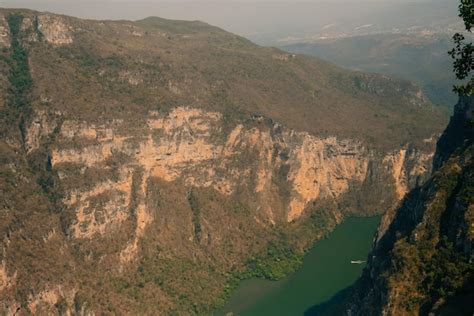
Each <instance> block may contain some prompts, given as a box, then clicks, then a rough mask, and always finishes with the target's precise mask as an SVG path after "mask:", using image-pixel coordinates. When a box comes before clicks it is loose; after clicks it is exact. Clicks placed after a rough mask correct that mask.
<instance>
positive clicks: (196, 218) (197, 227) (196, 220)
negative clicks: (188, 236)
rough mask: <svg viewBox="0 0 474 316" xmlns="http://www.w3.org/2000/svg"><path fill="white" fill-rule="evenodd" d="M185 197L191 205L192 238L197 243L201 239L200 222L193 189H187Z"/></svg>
mask: <svg viewBox="0 0 474 316" xmlns="http://www.w3.org/2000/svg"><path fill="white" fill-rule="evenodd" d="M187 199H188V202H189V206H190V207H191V211H192V212H193V217H192V218H193V226H194V238H195V240H196V241H197V242H198V243H199V242H200V241H201V232H202V228H201V222H200V219H199V218H200V210H199V205H198V202H197V200H196V197H195V196H194V195H193V191H192V190H191V189H190V190H189V191H188V195H187Z"/></svg>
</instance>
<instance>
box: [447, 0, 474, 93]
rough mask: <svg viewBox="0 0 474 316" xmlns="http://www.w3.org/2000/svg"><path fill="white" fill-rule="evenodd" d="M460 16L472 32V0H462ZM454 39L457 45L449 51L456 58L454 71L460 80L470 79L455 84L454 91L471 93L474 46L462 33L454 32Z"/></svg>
mask: <svg viewBox="0 0 474 316" xmlns="http://www.w3.org/2000/svg"><path fill="white" fill-rule="evenodd" d="M459 16H460V17H461V18H462V19H463V21H464V25H465V27H466V30H467V31H468V32H471V28H472V24H473V21H474V5H473V2H472V0H461V3H460V4H459ZM453 40H454V45H455V46H454V48H453V49H452V50H451V51H449V54H450V55H451V57H452V58H453V59H454V63H453V71H454V73H455V75H456V78H458V79H459V80H466V79H467V80H468V82H467V83H466V84H462V85H457V86H454V91H455V92H457V93H459V94H464V95H471V94H472V93H473V92H474V78H473V77H472V76H471V72H472V71H473V70H474V46H473V44H472V43H471V42H467V41H466V38H465V36H464V35H462V34H460V33H456V34H454V36H453ZM469 77H470V78H469Z"/></svg>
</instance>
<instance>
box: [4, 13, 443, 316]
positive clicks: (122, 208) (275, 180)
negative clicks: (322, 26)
mask: <svg viewBox="0 0 474 316" xmlns="http://www.w3.org/2000/svg"><path fill="white" fill-rule="evenodd" d="M0 27H3V29H1V28H0V36H3V37H0V45H2V46H1V47H2V49H3V51H2V54H3V55H2V58H1V59H0V65H1V67H0V71H1V76H0V80H3V81H5V82H6V83H7V86H9V87H10V88H11V89H7V88H4V86H2V87H0V89H1V90H0V92H1V94H0V95H1V100H4V103H2V107H1V111H2V112H1V113H2V116H0V118H1V120H2V125H1V129H0V131H1V135H2V139H1V142H0V161H1V165H0V167H1V169H0V176H1V181H0V185H1V187H0V189H1V190H0V193H1V201H2V204H1V205H0V207H1V213H0V215H1V218H0V232H1V234H2V238H3V241H2V243H1V246H2V252H1V257H0V259H1V260H0V263H1V265H0V298H1V300H0V301H1V304H0V311H1V312H0V313H3V314H15V313H20V314H21V313H37V314H48V313H53V312H59V313H65V314H67V313H73V312H75V313H78V314H88V313H89V314H90V313H96V314H99V313H118V312H120V313H134V314H137V313H145V314H146V313H149V314H153V313H155V314H156V313H163V314H168V313H173V312H175V313H179V314H196V313H197V314H202V313H209V312H210V311H211V310H212V308H214V307H215V306H218V305H219V304H222V302H223V300H224V299H225V297H226V295H228V293H229V291H230V290H231V286H232V284H233V283H232V282H233V281H235V280H236V279H239V278H241V277H245V276H265V277H270V278H277V277H281V276H282V275H284V273H287V272H289V271H291V270H292V269H294V268H295V267H297V265H298V262H299V260H300V258H301V256H302V254H303V250H304V249H305V248H306V247H308V246H309V245H311V243H312V242H313V241H314V240H316V239H318V238H320V237H322V236H323V235H324V234H326V233H327V232H329V231H330V230H331V229H332V228H333V227H334V226H335V225H336V224H337V223H338V222H340V221H341V220H342V218H343V217H344V216H345V215H348V214H357V215H368V214H375V213H381V212H383V211H385V210H386V209H389V208H391V207H393V206H394V205H395V204H396V203H397V202H398V201H399V200H400V199H401V198H402V197H403V196H404V194H405V193H406V192H407V191H408V190H409V189H410V188H412V187H413V186H414V185H415V184H417V183H421V182H423V181H424V179H425V178H426V175H427V174H428V173H429V172H430V170H431V161H432V152H433V146H434V138H433V136H436V134H437V132H438V131H439V126H440V125H441V122H442V119H441V116H440V115H438V113H437V112H436V111H435V110H434V108H433V107H432V106H431V105H430V104H429V103H427V102H426V100H425V98H424V97H423V95H420V94H419V89H418V88H416V87H415V86H413V85H411V84H410V83H406V82H400V81H395V80H393V79H390V78H386V77H378V76H376V75H366V74H359V73H350V72H347V71H344V70H342V69H339V68H337V67H335V66H333V65H328V64H326V63H324V62H321V61H317V60H311V59H305V58H303V57H300V56H286V55H285V54H283V53H282V52H279V51H277V50H274V49H266V48H260V47H257V46H256V45H253V44H251V43H249V42H247V41H246V40H244V39H241V38H238V37H237V36H234V35H232V34H229V33H226V32H224V31H222V30H219V29H216V28H213V27H210V26H208V25H206V24H204V23H200V22H189V23H188V22H176V21H167V20H162V19H147V20H143V21H139V22H110V21H108V22H101V21H83V20H78V19H73V18H70V17H64V16H57V15H52V14H44V13H37V12H30V11H7V10H2V11H0ZM2 30H4V31H2ZM2 32H3V33H2ZM2 34H4V35H2ZM2 38H7V39H8V41H6V40H5V41H3V40H2ZM282 56H283V57H282ZM285 56H286V57H285ZM334 113H337V115H336V114H334ZM423 113H425V114H426V113H430V116H431V118H430V119H427V121H426V122H425V123H426V125H423V124H418V121H417V120H418V118H419V119H420V120H422V119H423V117H425V116H424V115H422V114H423ZM351 116H353V117H351ZM359 116H362V117H364V119H366V120H367V121H368V123H367V124H372V123H373V125H372V128H373V129H377V130H376V132H375V133H374V131H373V130H372V128H369V127H368V126H366V125H360V126H358V124H354V122H353V120H354V119H357V118H359ZM402 122H403V124H401V123H402ZM392 136H393V137H392ZM368 192H370V194H368ZM381 201H382V202H381Z"/></svg>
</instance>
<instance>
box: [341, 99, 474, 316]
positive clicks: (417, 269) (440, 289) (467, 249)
mask: <svg viewBox="0 0 474 316" xmlns="http://www.w3.org/2000/svg"><path fill="white" fill-rule="evenodd" d="M473 111H474V98H472V97H461V98H460V101H459V103H458V104H457V105H456V108H455V111H454V115H453V116H452V118H451V121H450V123H449V125H448V127H447V129H446V130H445V132H444V133H443V135H442V137H441V138H440V140H439V141H438V146H437V151H436V155H435V158H434V165H435V169H434V173H433V176H432V177H431V179H430V180H429V181H428V182H427V183H426V184H425V185H423V186H421V187H419V188H416V189H414V190H413V191H411V192H410V193H408V194H407V196H406V197H405V199H404V200H403V203H402V205H401V207H400V208H399V209H398V210H396V211H389V212H387V214H386V215H385V216H384V219H383V221H382V225H381V227H380V229H379V233H378V238H377V239H376V241H375V245H374V249H373V251H372V253H371V254H370V255H369V263H368V266H367V268H366V269H365V270H364V273H363V276H362V278H361V279H360V280H359V281H358V282H357V284H356V286H355V289H354V291H353V294H352V297H351V299H350V303H349V304H348V306H347V308H348V313H350V314H351V315H415V314H422V315H426V314H430V315H471V314H472V313H473V311H474V307H473V305H472V302H473V300H474V288H473V277H474V268H473V264H472V262H473V259H474V253H473V247H472V245H473V241H474V161H473V155H474V147H473V145H472V142H473V139H474V131H473V124H472V122H473V120H472V119H473Z"/></svg>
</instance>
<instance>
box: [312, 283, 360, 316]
mask: <svg viewBox="0 0 474 316" xmlns="http://www.w3.org/2000/svg"><path fill="white" fill-rule="evenodd" d="M351 290H352V286H348V287H346V288H345V289H343V290H341V291H339V292H337V293H336V294H335V295H334V296H333V297H331V298H330V299H329V300H327V301H325V302H322V303H320V304H317V305H314V306H312V307H310V308H308V309H307V310H306V311H305V312H304V314H303V315H304V316H329V315H344V313H345V310H344V302H345V300H346V298H347V297H348V296H349V294H350V292H351Z"/></svg>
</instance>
